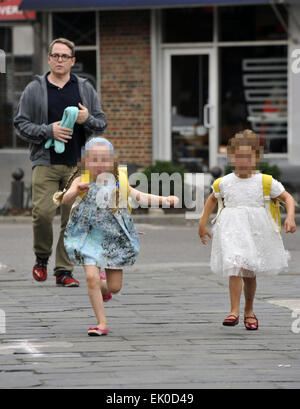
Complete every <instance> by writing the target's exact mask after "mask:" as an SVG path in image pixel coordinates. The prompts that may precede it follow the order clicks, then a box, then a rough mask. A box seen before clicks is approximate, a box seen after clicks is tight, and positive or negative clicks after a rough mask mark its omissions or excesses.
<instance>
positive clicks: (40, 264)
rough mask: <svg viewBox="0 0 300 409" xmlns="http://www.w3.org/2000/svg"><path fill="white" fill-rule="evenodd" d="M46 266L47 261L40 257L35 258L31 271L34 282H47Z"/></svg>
mask: <svg viewBox="0 0 300 409" xmlns="http://www.w3.org/2000/svg"><path fill="white" fill-rule="evenodd" d="M47 264H48V259H41V258H40V257H36V261H35V265H34V266H33V269H32V275H33V278H34V279H35V280H36V281H46V280H47Z"/></svg>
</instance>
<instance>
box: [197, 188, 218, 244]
mask: <svg viewBox="0 0 300 409" xmlns="http://www.w3.org/2000/svg"><path fill="white" fill-rule="evenodd" d="M217 202H218V200H217V199H216V198H215V195H214V194H213V193H211V194H210V195H209V197H208V199H207V201H206V203H205V206H204V209H203V213H202V216H201V219H200V221H199V229H198V234H199V236H200V239H201V241H202V243H203V244H206V237H205V236H208V237H209V238H212V236H211V234H210V232H209V230H208V228H207V227H206V224H207V221H208V218H209V216H210V215H211V213H212V212H213V210H214V208H215V207H216V204H217Z"/></svg>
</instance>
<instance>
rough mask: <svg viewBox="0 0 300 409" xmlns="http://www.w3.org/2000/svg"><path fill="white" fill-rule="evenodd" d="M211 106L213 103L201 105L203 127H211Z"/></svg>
mask: <svg viewBox="0 0 300 409" xmlns="http://www.w3.org/2000/svg"><path fill="white" fill-rule="evenodd" d="M211 108H213V105H210V104H205V105H204V107H203V124H204V126H205V128H212V127H213V125H212V124H211V123H210V115H209V113H210V109H211Z"/></svg>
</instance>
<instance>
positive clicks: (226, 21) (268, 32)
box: [218, 5, 288, 41]
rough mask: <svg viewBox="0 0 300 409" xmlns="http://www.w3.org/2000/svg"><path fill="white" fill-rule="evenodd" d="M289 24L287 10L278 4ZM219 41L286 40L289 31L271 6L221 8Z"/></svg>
mask: <svg viewBox="0 0 300 409" xmlns="http://www.w3.org/2000/svg"><path fill="white" fill-rule="evenodd" d="M276 7H277V10H278V12H279V13H280V15H281V16H282V18H283V19H284V21H285V23H286V24H287V21H288V18H287V11H286V8H285V7H284V6H280V7H279V5H276ZM218 13H219V41H259V40H286V39H287V33H286V30H285V29H284V27H283V25H282V24H281V23H280V20H279V18H278V16H277V15H276V14H275V12H274V10H273V9H272V7H270V6H234V7H220V8H219V11H218Z"/></svg>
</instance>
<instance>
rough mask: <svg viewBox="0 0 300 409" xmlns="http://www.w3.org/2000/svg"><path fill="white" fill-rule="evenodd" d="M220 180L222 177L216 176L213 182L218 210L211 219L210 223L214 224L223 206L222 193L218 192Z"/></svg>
mask: <svg viewBox="0 0 300 409" xmlns="http://www.w3.org/2000/svg"><path fill="white" fill-rule="evenodd" d="M221 180H222V178H218V179H216V180H215V181H214V183H213V188H214V193H215V198H216V199H218V212H217V215H216V217H215V218H214V219H213V220H212V221H211V224H215V222H216V221H217V218H218V217H219V215H220V213H221V211H222V210H223V208H224V204H223V200H222V195H221V193H220V182H221Z"/></svg>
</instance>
